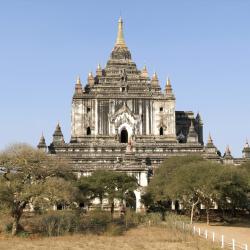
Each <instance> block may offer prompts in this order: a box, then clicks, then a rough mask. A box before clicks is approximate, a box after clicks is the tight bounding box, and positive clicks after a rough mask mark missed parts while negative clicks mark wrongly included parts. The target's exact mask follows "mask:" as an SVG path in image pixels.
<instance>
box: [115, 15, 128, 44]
mask: <svg viewBox="0 0 250 250" xmlns="http://www.w3.org/2000/svg"><path fill="white" fill-rule="evenodd" d="M115 46H117V47H127V46H126V43H125V40H124V35H123V21H122V18H121V17H120V18H119V21H118V33H117V38H116V43H115Z"/></svg>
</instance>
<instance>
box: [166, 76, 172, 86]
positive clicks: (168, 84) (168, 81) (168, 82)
mask: <svg viewBox="0 0 250 250" xmlns="http://www.w3.org/2000/svg"><path fill="white" fill-rule="evenodd" d="M167 86H171V82H170V79H169V77H168V78H167Z"/></svg>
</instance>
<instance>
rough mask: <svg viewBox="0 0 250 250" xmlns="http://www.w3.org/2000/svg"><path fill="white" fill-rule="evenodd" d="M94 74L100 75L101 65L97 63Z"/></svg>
mask: <svg viewBox="0 0 250 250" xmlns="http://www.w3.org/2000/svg"><path fill="white" fill-rule="evenodd" d="M96 76H99V77H100V76H102V67H101V65H100V64H98V66H97V69H96Z"/></svg>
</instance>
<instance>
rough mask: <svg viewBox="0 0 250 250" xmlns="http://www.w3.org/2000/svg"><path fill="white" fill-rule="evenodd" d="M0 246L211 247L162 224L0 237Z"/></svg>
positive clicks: (18, 249) (58, 249)
mask: <svg viewBox="0 0 250 250" xmlns="http://www.w3.org/2000/svg"><path fill="white" fill-rule="evenodd" d="M0 249H1V250H5V249H6V250H14V249H15V250H71V249H72V250H86V249H91V250H97V249H98V250H109V249H112V250H115V249H119V250H125V249H126V250H130V249H131V250H152V249H156V250H161V249H162V250H163V249H164V250H168V249H169V250H182V249H183V250H184V249H185V250H193V249H196V250H197V249H202V250H208V249H209V250H211V249H219V248H215V247H213V246H212V245H211V243H210V242H207V241H205V240H202V239H199V238H196V237H193V236H191V235H189V234H184V233H181V232H179V231H176V230H174V229H169V228H165V227H138V228H135V229H132V230H130V231H128V232H127V233H125V235H123V236H105V235H103V236H95V235H73V236H63V237H51V238H18V237H15V238H11V237H6V236H1V237H0Z"/></svg>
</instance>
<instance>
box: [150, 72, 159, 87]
mask: <svg viewBox="0 0 250 250" xmlns="http://www.w3.org/2000/svg"><path fill="white" fill-rule="evenodd" d="M151 87H152V88H153V89H156V90H161V87H160V84H159V79H158V76H157V74H156V72H154V74H153V76H152V78H151Z"/></svg>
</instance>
